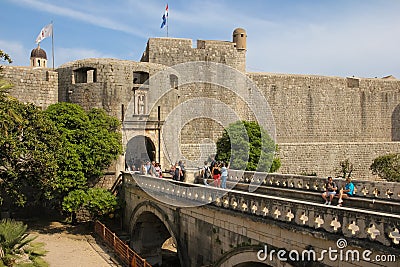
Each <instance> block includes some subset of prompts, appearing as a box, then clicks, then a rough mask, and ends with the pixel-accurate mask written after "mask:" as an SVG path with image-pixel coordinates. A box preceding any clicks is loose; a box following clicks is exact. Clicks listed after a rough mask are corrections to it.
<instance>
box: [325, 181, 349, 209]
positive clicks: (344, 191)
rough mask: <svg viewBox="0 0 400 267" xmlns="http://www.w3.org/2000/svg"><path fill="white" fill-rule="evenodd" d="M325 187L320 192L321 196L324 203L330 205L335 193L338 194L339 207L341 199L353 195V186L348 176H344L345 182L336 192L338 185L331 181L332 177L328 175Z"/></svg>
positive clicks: (341, 202)
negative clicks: (323, 190) (322, 191)
mask: <svg viewBox="0 0 400 267" xmlns="http://www.w3.org/2000/svg"><path fill="white" fill-rule="evenodd" d="M325 187H326V191H325V192H324V193H322V198H323V199H324V200H325V205H331V204H332V200H333V198H334V197H335V196H336V194H338V195H339V200H338V206H339V207H341V206H342V204H343V199H346V198H350V197H351V196H353V195H354V189H355V186H354V184H353V182H352V181H351V178H350V177H347V178H346V184H345V186H344V187H343V188H341V189H340V190H339V192H337V191H338V187H337V185H336V183H335V182H334V181H333V179H332V177H328V180H327V182H326V185H325Z"/></svg>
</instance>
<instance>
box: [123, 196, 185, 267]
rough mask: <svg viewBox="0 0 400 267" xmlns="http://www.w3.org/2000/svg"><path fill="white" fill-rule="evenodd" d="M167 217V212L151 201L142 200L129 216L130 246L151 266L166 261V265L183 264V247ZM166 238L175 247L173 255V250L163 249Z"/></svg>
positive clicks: (177, 266) (177, 265) (159, 264)
mask: <svg viewBox="0 0 400 267" xmlns="http://www.w3.org/2000/svg"><path fill="white" fill-rule="evenodd" d="M167 218H168V216H167V214H165V213H164V212H163V211H162V210H161V209H160V208H159V207H157V206H156V205H154V204H152V203H151V202H143V203H141V204H140V205H139V206H137V207H136V208H135V209H134V210H133V211H132V215H131V217H130V223H129V225H130V229H131V231H130V232H131V240H130V247H131V248H132V249H134V250H135V251H136V252H137V253H139V254H140V255H141V256H142V257H144V258H146V260H147V261H148V262H149V263H150V264H151V265H152V266H166V265H165V263H166V262H168V266H176V267H179V266H185V264H184V263H185V262H187V255H186V253H185V249H184V248H182V245H181V244H180V241H179V239H178V240H177V239H176V237H175V236H177V229H175V228H176V227H175V226H174V225H173V223H172V222H171V221H169V220H168V219H167ZM167 240H168V241H170V242H171V243H172V244H173V245H174V247H175V248H176V252H175V255H173V254H174V252H173V250H168V249H164V250H163V245H164V243H166V241H167ZM163 263H164V265H163Z"/></svg>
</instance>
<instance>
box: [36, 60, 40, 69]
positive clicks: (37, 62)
mask: <svg viewBox="0 0 400 267" xmlns="http://www.w3.org/2000/svg"><path fill="white" fill-rule="evenodd" d="M37 63H38V66H39V67H40V59H38V61H37Z"/></svg>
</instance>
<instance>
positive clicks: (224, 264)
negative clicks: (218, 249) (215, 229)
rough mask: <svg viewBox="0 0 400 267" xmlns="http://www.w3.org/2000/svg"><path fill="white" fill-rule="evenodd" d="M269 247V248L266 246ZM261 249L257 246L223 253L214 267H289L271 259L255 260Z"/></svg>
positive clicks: (286, 263) (274, 258) (285, 263)
mask: <svg viewBox="0 0 400 267" xmlns="http://www.w3.org/2000/svg"><path fill="white" fill-rule="evenodd" d="M268 247H269V246H268ZM261 249H263V246H262V245H258V246H243V247H239V248H234V249H233V250H231V251H229V252H227V253H225V254H224V255H223V256H222V257H221V258H220V259H219V260H218V261H217V262H216V263H215V264H214V266H216V267H267V266H274V267H280V266H285V267H287V266H291V265H290V264H289V263H288V262H284V264H282V262H280V261H278V260H277V259H276V257H273V259H272V261H270V259H269V258H267V259H266V260H264V261H261V260H258V259H257V253H258V251H259V250H261Z"/></svg>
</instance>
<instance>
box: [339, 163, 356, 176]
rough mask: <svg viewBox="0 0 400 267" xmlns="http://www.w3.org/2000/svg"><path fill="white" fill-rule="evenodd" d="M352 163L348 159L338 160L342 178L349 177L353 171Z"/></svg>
mask: <svg viewBox="0 0 400 267" xmlns="http://www.w3.org/2000/svg"><path fill="white" fill-rule="evenodd" d="M353 169H354V167H353V163H351V161H350V160H349V159H345V160H342V161H341V162H340V169H339V175H340V177H342V178H343V179H346V178H350V177H351V174H352V173H353Z"/></svg>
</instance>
